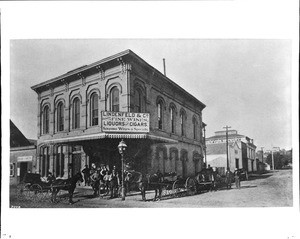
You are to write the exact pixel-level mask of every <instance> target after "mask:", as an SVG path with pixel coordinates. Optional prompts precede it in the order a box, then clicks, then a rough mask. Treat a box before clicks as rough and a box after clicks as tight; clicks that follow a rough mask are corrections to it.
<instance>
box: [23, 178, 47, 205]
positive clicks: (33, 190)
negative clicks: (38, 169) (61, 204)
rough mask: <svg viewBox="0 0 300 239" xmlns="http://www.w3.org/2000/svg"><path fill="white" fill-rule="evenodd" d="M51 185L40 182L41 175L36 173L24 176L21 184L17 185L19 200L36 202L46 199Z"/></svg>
mask: <svg viewBox="0 0 300 239" xmlns="http://www.w3.org/2000/svg"><path fill="white" fill-rule="evenodd" d="M51 191H52V190H51V183H47V182H44V181H42V179H41V175H40V174H36V173H27V174H25V176H24V178H23V180H22V182H21V183H20V184H19V185H18V196H19V198H23V197H25V198H26V199H29V200H33V201H37V200H43V199H45V198H48V197H49V196H50V193H51Z"/></svg>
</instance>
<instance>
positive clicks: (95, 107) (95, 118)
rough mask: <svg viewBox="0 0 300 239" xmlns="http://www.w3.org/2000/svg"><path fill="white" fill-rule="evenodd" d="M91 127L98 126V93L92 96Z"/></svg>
mask: <svg viewBox="0 0 300 239" xmlns="http://www.w3.org/2000/svg"><path fill="white" fill-rule="evenodd" d="M91 125H92V126H93V125H98V95H97V94H96V93H93V94H92V96H91Z"/></svg>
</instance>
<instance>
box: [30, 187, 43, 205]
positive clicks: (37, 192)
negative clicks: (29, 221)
mask: <svg viewBox="0 0 300 239" xmlns="http://www.w3.org/2000/svg"><path fill="white" fill-rule="evenodd" d="M30 192H31V196H32V197H31V198H32V199H33V200H34V201H38V200H42V199H43V198H44V194H43V189H42V187H41V186H40V185H39V184H33V185H31V187H30Z"/></svg>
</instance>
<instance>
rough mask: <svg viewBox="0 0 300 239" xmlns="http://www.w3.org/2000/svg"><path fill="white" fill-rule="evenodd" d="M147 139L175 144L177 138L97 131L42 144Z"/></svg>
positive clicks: (46, 141)
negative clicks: (96, 132)
mask: <svg viewBox="0 0 300 239" xmlns="http://www.w3.org/2000/svg"><path fill="white" fill-rule="evenodd" d="M105 138H109V139H149V140H153V141H155V142H156V143H168V144H176V143H178V141H177V140H174V139H170V138H166V137H162V136H157V135H153V134H148V133H146V134H145V133H144V134H134V133H123V134H122V133H98V134H90V135H81V136H73V137H64V138H57V139H48V140H45V141H44V142H43V143H42V144H59V143H72V142H80V141H88V140H97V139H105Z"/></svg>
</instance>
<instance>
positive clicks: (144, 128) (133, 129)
mask: <svg viewBox="0 0 300 239" xmlns="http://www.w3.org/2000/svg"><path fill="white" fill-rule="evenodd" d="M101 116H102V117H101V123H102V131H103V132H127V133H148V132H149V128H150V120H149V118H150V116H149V114H148V113H131V112H110V111H102V112H101Z"/></svg>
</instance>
